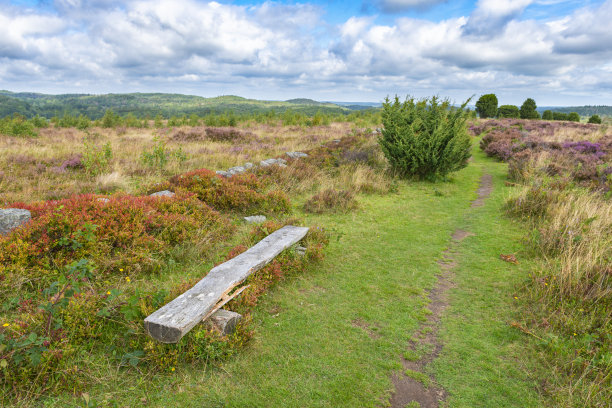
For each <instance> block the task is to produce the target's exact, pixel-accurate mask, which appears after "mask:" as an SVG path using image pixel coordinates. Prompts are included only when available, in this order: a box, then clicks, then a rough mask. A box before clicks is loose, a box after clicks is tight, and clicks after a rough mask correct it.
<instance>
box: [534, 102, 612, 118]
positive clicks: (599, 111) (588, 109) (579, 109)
mask: <svg viewBox="0 0 612 408" xmlns="http://www.w3.org/2000/svg"><path fill="white" fill-rule="evenodd" d="M545 110H551V111H553V112H560V113H570V112H576V113H578V114H579V115H580V116H591V115H599V116H612V106H606V105H598V106H589V105H587V106H540V107H539V108H538V112H540V113H542V112H544V111H545Z"/></svg>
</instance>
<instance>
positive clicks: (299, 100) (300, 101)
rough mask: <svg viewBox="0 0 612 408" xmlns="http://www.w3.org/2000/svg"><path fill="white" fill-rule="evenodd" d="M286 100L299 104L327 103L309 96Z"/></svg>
mask: <svg viewBox="0 0 612 408" xmlns="http://www.w3.org/2000/svg"><path fill="white" fill-rule="evenodd" d="M285 102H289V103H295V104H298V105H319V106H320V105H325V104H324V103H323V102H318V101H315V100H312V99H307V98H296V99H289V100H287V101H285Z"/></svg>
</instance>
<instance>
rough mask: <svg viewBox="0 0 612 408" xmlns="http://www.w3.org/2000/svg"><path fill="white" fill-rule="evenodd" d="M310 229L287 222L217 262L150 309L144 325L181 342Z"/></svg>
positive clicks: (151, 332)
mask: <svg viewBox="0 0 612 408" xmlns="http://www.w3.org/2000/svg"><path fill="white" fill-rule="evenodd" d="M307 232H308V228H306V227H294V226H292V225H287V226H285V227H283V228H281V229H279V230H278V231H275V232H273V233H272V234H270V235H268V236H267V237H265V238H264V239H262V240H261V241H259V242H258V243H257V244H256V245H254V246H253V247H251V248H249V249H248V250H247V251H245V252H243V253H242V254H240V255H238V256H236V257H235V258H232V259H230V260H229V261H227V262H225V263H222V264H221V265H218V266H215V267H214V268H212V269H211V270H210V272H208V275H206V276H205V277H204V278H203V279H202V280H201V281H199V282H198V283H196V284H195V286H194V287H192V288H191V289H189V290H188V291H187V292H185V293H183V294H182V295H180V296H179V297H177V298H176V299H174V300H173V301H172V302H170V303H168V304H167V305H165V306H163V307H162V308H160V309H158V310H156V311H155V312H153V313H151V314H150V315H149V316H148V317H147V318H146V319H145V321H144V323H145V329H146V330H147V332H148V333H149V335H151V337H153V338H154V339H156V340H159V341H161V342H162V343H176V342H178V341H179V340H180V339H181V337H183V336H184V335H185V334H186V333H187V332H189V330H191V329H192V328H193V327H194V326H195V325H196V324H198V323H199V322H200V321H202V318H204V317H205V316H207V315H208V313H209V312H210V311H211V310H212V309H213V308H214V307H215V305H217V303H218V302H219V300H220V299H221V298H222V297H223V296H224V295H225V296H227V295H228V292H229V290H231V288H233V287H235V286H236V285H238V284H239V283H240V282H242V281H244V280H245V279H246V278H247V277H248V276H249V275H250V274H252V273H253V272H255V271H257V270H258V269H261V268H262V267H264V266H265V265H266V264H268V263H269V262H270V261H271V260H272V259H274V258H275V257H276V256H277V255H278V254H279V253H281V252H282V251H283V250H285V249H287V248H289V247H290V246H291V245H293V244H295V243H296V242H298V241H299V240H301V239H302V238H304V236H305V235H306V233H307Z"/></svg>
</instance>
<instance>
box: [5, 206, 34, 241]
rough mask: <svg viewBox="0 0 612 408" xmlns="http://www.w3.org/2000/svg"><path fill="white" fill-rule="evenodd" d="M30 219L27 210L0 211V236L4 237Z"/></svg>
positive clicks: (8, 209) (9, 209)
mask: <svg viewBox="0 0 612 408" xmlns="http://www.w3.org/2000/svg"><path fill="white" fill-rule="evenodd" d="M31 219H32V214H30V212H29V211H28V210H23V209H21V208H6V209H3V210H0V235H6V234H8V233H9V232H11V231H12V230H14V229H15V228H17V227H20V226H22V225H23V224H25V223H26V222H28V221H30V220H31Z"/></svg>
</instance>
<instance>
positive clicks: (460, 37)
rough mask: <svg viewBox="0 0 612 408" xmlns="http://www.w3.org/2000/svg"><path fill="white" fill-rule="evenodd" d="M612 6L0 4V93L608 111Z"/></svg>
mask: <svg viewBox="0 0 612 408" xmlns="http://www.w3.org/2000/svg"><path fill="white" fill-rule="evenodd" d="M610 21H612V0H592V1H589V0H587V1H575V0H477V1H467V0H374V1H365V0H364V1H346V0H332V1H325V2H324V1H318V0H317V1H267V2H261V1H260V2H254V1H247V0H234V1H227V0H218V1H217V2H207V1H199V0H146V1H145V0H123V1H118V0H90V1H87V0H43V1H32V0H0V88H1V89H8V90H11V91H37V92H45V93H77V92H78V93H97V94H99V93H108V92H117V93H118V92H177V93H186V94H194V95H202V96H217V95H227V94H236V95H241V96H245V97H252V98H258V99H277V100H278V99H290V98H296V97H308V98H313V99H317V100H336V101H380V100H381V99H383V98H384V97H385V96H386V95H394V94H398V95H402V96H404V95H412V96H416V97H424V96H430V95H439V96H443V97H450V98H451V99H453V100H455V101H457V102H460V101H463V100H465V99H467V98H468V97H470V96H472V95H476V96H477V97H478V96H479V95H481V94H483V93H490V92H494V93H496V94H497V95H498V98H499V99H500V103H503V104H505V103H508V104H520V103H522V101H523V100H524V99H525V98H527V97H532V98H534V99H535V100H536V102H537V103H538V105H540V106H545V105H548V106H550V105H583V104H607V105H612V46H610V44H612V27H611V26H610Z"/></svg>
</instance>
